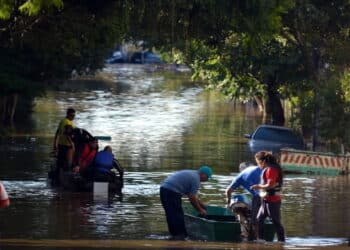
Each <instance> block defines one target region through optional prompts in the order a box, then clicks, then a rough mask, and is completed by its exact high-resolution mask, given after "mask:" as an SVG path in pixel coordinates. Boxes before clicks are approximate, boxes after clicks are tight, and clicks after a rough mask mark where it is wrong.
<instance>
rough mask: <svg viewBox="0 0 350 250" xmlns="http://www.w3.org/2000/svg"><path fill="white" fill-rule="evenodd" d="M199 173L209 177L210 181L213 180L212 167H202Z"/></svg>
mask: <svg viewBox="0 0 350 250" xmlns="http://www.w3.org/2000/svg"><path fill="white" fill-rule="evenodd" d="M198 171H199V172H200V173H203V174H205V175H206V176H207V177H208V179H210V178H211V175H212V170H211V168H210V167H208V166H201V167H200V168H199V170H198Z"/></svg>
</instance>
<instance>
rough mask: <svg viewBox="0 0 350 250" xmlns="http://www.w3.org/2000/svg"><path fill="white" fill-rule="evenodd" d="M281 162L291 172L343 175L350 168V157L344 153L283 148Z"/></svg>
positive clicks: (347, 172)
mask: <svg viewBox="0 0 350 250" xmlns="http://www.w3.org/2000/svg"><path fill="white" fill-rule="evenodd" d="M280 163H281V166H282V169H283V170H284V171H285V172H291V173H306V174H321V175H341V174H349V170H350V167H349V165H350V157H349V156H348V155H344V154H332V153H323V152H313V151H304V150H294V149H283V150H281V155H280Z"/></svg>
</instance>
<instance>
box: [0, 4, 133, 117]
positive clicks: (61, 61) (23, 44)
mask: <svg viewBox="0 0 350 250" xmlns="http://www.w3.org/2000/svg"><path fill="white" fill-rule="evenodd" d="M11 4H12V5H7V6H8V8H10V9H12V10H13V11H12V12H11V13H10V15H6V12H4V6H2V8H1V10H0V13H2V17H7V19H3V20H0V41H1V45H0V52H1V53H0V88H1V98H2V99H3V100H4V102H2V103H3V107H2V110H3V112H2V114H3V121H4V122H5V123H10V122H12V120H13V116H14V111H15V107H16V102H15V101H14V100H17V99H18V100H20V99H21V98H19V97H22V98H23V97H26V96H27V97H28V96H34V95H37V94H38V93H42V91H43V90H44V89H45V88H47V87H48V84H53V83H55V82H58V81H62V80H64V79H67V78H69V77H70V76H71V74H72V72H73V71H75V72H77V73H79V74H83V73H87V72H89V73H90V72H94V71H95V70H97V69H100V68H102V67H103V65H104V59H105V58H106V56H107V55H108V54H109V53H110V51H111V50H112V49H113V47H114V46H115V43H116V42H118V41H121V40H122V39H123V36H124V34H125V33H126V30H127V20H128V12H127V11H125V10H127V8H126V7H127V5H125V2H119V1H112V0H110V1H95V0H88V1H84V3H82V2H79V1H74V0H71V1H69V0H67V1H64V5H62V4H61V1H56V0H52V1H22V2H20V1H14V2H11ZM52 6H55V7H59V8H58V9H57V8H51V7H52ZM8 8H5V9H8ZM23 12H24V13H23ZM3 13H5V14H3ZM77 13H79V14H77Z"/></svg>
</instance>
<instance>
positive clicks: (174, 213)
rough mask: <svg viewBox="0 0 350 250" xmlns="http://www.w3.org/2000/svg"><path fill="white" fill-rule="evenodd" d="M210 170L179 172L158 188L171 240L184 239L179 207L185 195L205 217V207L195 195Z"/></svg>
mask: <svg viewBox="0 0 350 250" xmlns="http://www.w3.org/2000/svg"><path fill="white" fill-rule="evenodd" d="M211 176H212V170H211V168H210V167H208V166H201V167H200V168H199V169H198V170H181V171H178V172H176V173H174V174H172V175H170V176H169V177H168V178H166V179H165V180H164V181H163V183H162V184H161V186H160V200H161V202H162V206H163V208H164V211H165V215H166V220H167V224H168V229H169V233H170V234H171V236H172V238H173V239H178V240H181V239H185V238H186V237H187V231H186V228H185V217H184V212H183V209H182V205H181V198H182V196H184V195H186V196H187V197H188V199H189V201H190V202H191V204H192V206H193V207H194V208H196V209H197V210H198V212H199V213H200V214H201V215H203V216H205V215H206V214H207V211H206V205H205V204H204V203H202V202H201V201H200V200H199V199H198V197H197V193H198V190H199V187H200V183H201V182H205V181H208V179H210V178H211Z"/></svg>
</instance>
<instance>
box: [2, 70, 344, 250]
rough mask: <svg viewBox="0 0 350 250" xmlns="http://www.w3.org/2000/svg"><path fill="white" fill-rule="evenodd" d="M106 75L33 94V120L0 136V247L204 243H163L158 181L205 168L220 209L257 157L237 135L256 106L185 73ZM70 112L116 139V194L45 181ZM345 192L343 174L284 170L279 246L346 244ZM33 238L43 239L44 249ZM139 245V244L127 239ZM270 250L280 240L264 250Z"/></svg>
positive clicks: (208, 190)
mask: <svg viewBox="0 0 350 250" xmlns="http://www.w3.org/2000/svg"><path fill="white" fill-rule="evenodd" d="M105 74H107V75H108V76H109V77H110V79H111V80H110V81H98V80H95V81H79V82H77V81H76V82H68V83H66V84H65V86H63V87H62V89H60V90H56V91H50V92H48V93H47V95H46V96H44V97H40V98H37V99H36V106H35V108H34V113H33V115H32V124H31V125H30V126H29V125H28V127H27V128H25V129H23V130H22V131H20V132H19V133H17V134H15V135H13V136H12V137H10V138H5V139H2V140H1V141H0V156H1V158H0V161H1V162H0V166H1V167H0V179H1V180H3V183H4V185H5V186H6V188H7V190H8V193H9V195H10V198H11V206H10V207H9V208H8V209H3V210H1V211H0V249H24V248H26V249H38V247H40V249H56V248H59V249H77V247H78V248H79V249H85V248H86V249H91V248H96V249H100V248H102V247H110V248H129V249H130V248H141V246H146V247H147V244H150V245H152V244H156V245H155V246H156V247H155V248H162V249H171V248H181V247H183V248H191V249H200V248H205V247H206V246H205V244H206V243H203V242H202V243H200V242H194V243H191V242H187V243H184V244H183V245H181V244H180V245H175V246H173V245H172V244H174V243H171V242H169V241H166V237H167V225H166V221H165V217H164V212H163V209H162V207H161V204H160V201H159V185H160V183H161V182H162V180H163V179H164V178H166V177H167V176H168V175H169V174H171V173H172V172H174V171H177V170H180V169H196V168H198V167H199V166H200V165H203V164H205V165H210V166H212V168H213V170H214V178H213V180H212V181H210V182H207V183H205V184H203V185H202V188H201V190H200V197H201V199H203V200H204V201H205V202H207V203H208V204H212V205H221V206H224V205H225V204H224V203H225V196H224V190H225V188H226V187H227V186H228V185H229V184H230V182H231V180H232V179H233V178H234V177H235V176H236V175H237V172H238V164H239V163H240V162H241V161H246V160H252V158H250V156H249V153H248V152H247V151H246V145H245V143H246V140H245V139H244V137H243V134H244V133H250V132H252V131H253V130H254V128H255V127H256V126H257V125H258V124H260V122H261V121H260V119H261V118H259V117H258V116H256V114H255V112H254V110H253V107H245V106H244V107H243V106H234V105H233V104H232V103H228V102H227V101H225V100H224V99H223V98H222V97H220V96H219V95H218V94H215V93H213V92H208V91H206V90H204V89H203V87H202V86H201V84H199V83H193V82H191V81H190V80H189V75H187V74H184V73H179V72H152V71H150V69H149V68H147V67H144V66H138V67H133V68H130V67H128V66H127V65H111V66H109V67H108V68H106V69H105ZM68 107H74V108H75V109H76V111H77V114H76V119H75V120H74V122H75V125H76V126H77V127H81V128H85V129H87V130H88V131H89V132H90V133H91V134H93V135H99V136H111V138H112V139H111V140H110V141H102V140H101V141H99V146H100V148H103V147H104V146H105V145H111V146H112V148H113V151H114V154H115V155H116V157H117V158H118V159H119V161H120V163H121V165H122V166H123V167H124V168H125V171H126V173H125V186H124V189H123V195H122V196H113V197H109V199H106V200H95V199H94V198H93V196H92V194H89V193H70V192H64V191H62V190H57V189H52V188H50V187H49V186H48V185H47V181H46V177H47V171H48V169H49V167H50V165H51V163H52V160H53V159H52V158H51V157H50V152H51V150H52V144H53V135H54V133H55V130H56V128H57V125H58V122H59V121H60V119H62V118H63V117H64V115H65V110H66V109H67V108H68ZM349 190H350V177H349V176H338V177H329V176H307V175H287V176H286V177H285V186H284V200H283V204H282V222H283V224H284V226H285V230H286V235H287V242H286V245H285V248H290V249H309V248H315V247H317V246H324V247H328V248H335V249H336V248H338V249H340V248H341V247H342V246H344V245H346V244H347V238H348V237H349V236H350V203H349V200H350V192H349ZM11 239H12V241H13V242H14V243H13V242H12V243H11ZM36 240H43V242H45V240H47V242H46V245H41V246H40V245H38V243H37V241H36ZM50 240H51V241H50ZM52 240H56V241H54V243H53V242H52ZM60 240H67V242H63V241H60ZM89 240H91V242H90V241H89ZM101 240H110V242H109V241H108V242H109V243H108V242H107V241H101ZM114 241H115V242H114ZM134 241H135V242H138V243H135V244H134V245H133V242H134ZM141 241H145V242H143V243H141ZM16 242H17V243H16ZM69 242H73V243H74V242H75V243H76V244H77V246H74V245H72V244H73V243H71V244H69ZM79 242H80V243H79ZM96 242H97V243H98V242H100V244H101V245H96V244H97V243H96ZM103 242H104V244H105V245H103ZM123 242H124V243H123ZM127 242H128V243H127ZM154 242H156V243H154ZM157 242H158V243H157ZM167 242H168V244H167ZM95 243H96V244H95ZM51 244H52V245H51ZM129 244H130V245H129ZM157 244H158V245H157ZM191 244H192V245H191ZM196 244H199V245H196ZM256 245H257V244H248V245H247V244H232V245H228V243H224V244H221V245H216V246H215V245H214V246H213V247H210V244H209V243H208V245H207V247H208V248H212V249H220V248H222V249H223V248H225V249H228V248H231V247H232V248H234V249H241V248H242V249H256ZM150 247H151V246H150ZM151 248H152V247H151ZM274 248H275V249H278V248H281V246H277V247H276V246H275V245H273V244H268V245H266V246H262V247H259V249H274Z"/></svg>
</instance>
